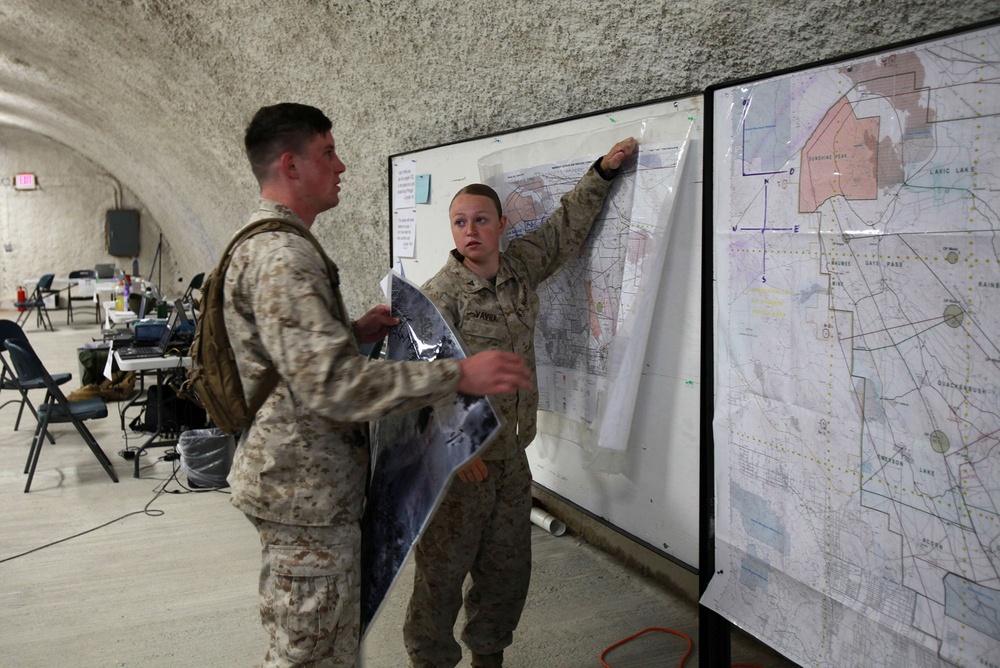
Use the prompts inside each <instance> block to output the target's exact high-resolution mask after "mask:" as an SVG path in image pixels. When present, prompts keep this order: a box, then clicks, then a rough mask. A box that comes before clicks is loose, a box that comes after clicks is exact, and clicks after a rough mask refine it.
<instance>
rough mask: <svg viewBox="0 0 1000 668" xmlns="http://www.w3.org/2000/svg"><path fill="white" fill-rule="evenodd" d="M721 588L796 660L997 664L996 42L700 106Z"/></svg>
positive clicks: (789, 78) (825, 72)
mask: <svg viewBox="0 0 1000 668" xmlns="http://www.w3.org/2000/svg"><path fill="white" fill-rule="evenodd" d="M713 94H714V98H713V100H714V104H715V113H714V118H713V123H714V136H715V144H714V146H713V149H712V150H713V156H714V158H713V160H714V163H715V176H714V200H713V206H714V225H715V257H716V278H717V304H718V312H719V317H718V340H719V346H718V356H717V359H718V363H717V403H716V413H715V444H716V453H717V480H718V499H717V500H718V513H717V525H716V531H717V535H716V545H717V553H716V574H715V576H714V577H713V580H712V583H711V585H710V587H709V589H708V591H707V592H706V594H705V596H704V598H703V602H704V603H705V604H707V605H709V606H710V607H712V608H713V609H715V610H717V611H718V612H719V613H721V614H722V615H724V616H725V617H727V618H729V619H730V620H732V621H733V622H734V623H736V624H738V625H739V626H740V627H742V628H744V629H746V630H748V631H750V632H751V633H753V634H755V635H757V636H759V637H761V638H762V639H764V640H765V641H766V642H767V643H768V644H770V645H772V646H773V647H775V648H776V649H778V650H779V651H781V652H783V653H784V654H786V655H787V656H789V657H790V658H792V659H794V660H796V661H798V662H800V663H802V664H803V665H809V666H861V665H864V666H900V667H902V666H907V667H910V666H938V665H942V663H949V664H954V665H960V666H1000V160H998V154H997V152H998V147H1000V30H998V28H997V27H995V26H994V27H990V28H987V29H983V30H978V31H975V32H966V33H963V34H959V35H952V36H949V37H944V38H940V39H937V40H934V41H933V42H926V41H925V42H924V43H922V44H919V45H916V46H910V47H906V48H900V49H897V50H893V51H887V52H885V53H882V54H880V55H877V56H871V57H867V58H862V59H857V60H854V61H849V62H848V61H845V62H842V63H839V64H835V65H830V66H823V67H817V68H813V69H810V70H805V71H801V72H798V73H792V74H786V75H781V76H776V77H772V78H769V79H761V80H759V81H758V82H754V83H747V84H742V85H736V86H731V87H726V88H719V89H717V90H716V91H714V93H713Z"/></svg>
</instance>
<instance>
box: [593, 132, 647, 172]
mask: <svg viewBox="0 0 1000 668" xmlns="http://www.w3.org/2000/svg"><path fill="white" fill-rule="evenodd" d="M637 148H639V142H637V141H636V140H635V137H629V138H628V139H623V140H621V141H620V142H618V143H617V144H615V145H614V146H612V147H611V150H610V151H608V154H607V155H606V156H604V157H603V158H601V169H603V170H604V171H606V172H611V171H614V170H616V169H618V168H619V167H621V166H622V163H623V162H625V160H626V159H628V157H629V156H630V155H632V154H633V153H635V151H636V149H637Z"/></svg>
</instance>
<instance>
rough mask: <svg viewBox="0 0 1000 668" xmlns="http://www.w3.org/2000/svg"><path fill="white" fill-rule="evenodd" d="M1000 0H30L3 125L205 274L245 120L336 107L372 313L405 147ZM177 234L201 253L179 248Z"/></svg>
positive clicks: (840, 45) (240, 169) (235, 218)
mask: <svg viewBox="0 0 1000 668" xmlns="http://www.w3.org/2000/svg"><path fill="white" fill-rule="evenodd" d="M998 13H1000V12H998V9H997V7H996V0H968V1H967V2H963V3H957V2H954V0H925V1H923V2H919V3H914V2H912V1H910V0H855V1H848V0H825V1H824V2H817V1H813V2H805V1H803V0H780V1H779V0H758V1H757V2H753V3H744V2H740V3H737V2H731V1H729V0H679V1H677V2H669V3H660V2H653V1H645V2H637V1H635V0H622V1H621V2H616V3H605V2H592V1H587V0H558V1H556V0H536V1H535V2H530V3H529V2H509V1H505V0H499V1H493V2H481V1H474V2H462V3H458V2H454V0H447V1H446V0H422V1H421V2H419V3H417V2H412V1H409V2H408V1H406V0H371V1H369V2H361V1H359V0H325V1H322V0H290V1H289V2H285V3H273V2H265V1H264V0H215V1H208V0H187V1H186V2H183V3H181V2H168V1H167V0H88V2H80V3H67V2H62V1H59V0H31V1H30V2H29V1H28V0H12V1H11V2H8V3H4V4H3V5H0V125H12V126H16V127H21V128H25V129H27V130H31V131H33V132H36V133H38V134H42V135H45V136H48V137H51V138H53V139H55V140H56V141H58V142H61V143H63V144H65V145H67V146H69V147H71V148H72V149H74V150H75V151H76V152H78V153H80V154H82V155H83V156H86V157H87V158H89V159H90V160H92V161H93V162H94V163H96V164H97V165H98V166H99V167H100V168H101V169H103V170H105V171H107V172H108V173H109V174H111V175H112V176H114V177H115V178H116V179H118V180H119V181H120V182H121V183H122V184H123V186H124V187H125V188H126V189H128V190H131V191H132V192H134V193H135V194H136V196H137V197H138V198H139V200H140V201H141V202H142V203H143V204H144V205H145V207H146V208H147V209H148V211H149V212H150V215H151V218H152V219H153V220H156V221H158V222H159V223H160V224H161V226H162V227H163V230H164V232H165V234H166V235H167V237H168V239H169V241H170V243H171V245H172V247H174V248H175V249H178V252H177V253H176V260H177V264H178V270H177V271H178V274H180V275H185V276H187V275H190V274H191V273H193V272H195V271H200V270H205V269H207V268H209V267H210V266H211V264H212V263H213V262H214V260H215V257H216V255H217V254H218V252H219V251H220V250H221V248H222V246H223V244H224V243H225V241H226V240H227V238H228V237H229V234H230V232H231V231H232V230H233V229H234V228H235V227H237V226H238V225H239V223H240V222H241V221H242V219H243V218H244V216H245V215H246V214H247V213H248V212H249V211H250V210H251V208H252V207H253V204H254V201H255V197H256V187H255V185H256V184H255V183H253V181H252V178H251V177H250V174H249V170H248V169H247V167H246V166H245V160H244V158H243V155H242V152H241V149H240V146H241V144H240V142H241V133H242V129H243V127H244V126H245V124H246V122H247V120H248V119H249V117H250V116H251V115H252V113H253V111H254V110H255V108H256V107H257V106H258V105H259V104H262V103H273V102H276V101H281V100H289V99H290V100H296V101H301V102H306V103H311V104H315V105H317V106H320V107H322V108H323V109H325V110H326V111H327V112H328V114H329V115H330V116H331V117H332V118H333V119H334V123H335V126H334V134H335V137H336V138H337V140H338V142H339V147H340V152H341V154H342V157H343V159H344V161H345V162H346V164H347V166H348V171H347V174H346V180H345V183H344V188H343V193H342V201H343V204H342V205H341V206H340V207H339V208H338V209H337V210H336V211H335V212H331V213H329V214H326V215H325V216H324V217H322V218H321V219H320V220H319V225H318V226H317V233H318V235H319V236H320V238H321V239H322V240H323V241H324V243H325V245H326V246H327V248H328V250H329V251H330V253H331V255H332V256H333V257H334V259H335V260H337V261H338V263H339V264H340V265H341V268H342V276H343V278H344V283H345V297H346V299H347V302H348V306H349V308H351V310H352V312H354V313H355V314H357V313H358V312H359V311H360V309H361V308H362V306H363V305H368V304H370V303H371V302H373V301H375V300H377V299H379V293H378V288H377V281H378V279H379V278H380V276H381V275H382V274H383V273H384V270H385V268H386V267H387V265H388V261H389V258H388V253H387V246H388V244H387V240H388V214H387V197H388V195H387V189H388V178H387V167H386V158H387V156H388V155H390V154H393V153H398V152H401V151H406V150H412V149H416V148H421V147H425V146H429V145H434V144H438V143H441V142H448V141H454V140H459V139H463V138H467V137H470V136H475V135H481V134H485V133H491V132H496V131H502V130H508V129H511V128H516V127H520V126H523V125H527V124H533V123H538V122H542V121H547V120H553V119H557V118H562V117H565V116H568V115H574V114H580V113H585V112H592V111H597V110H601V109H606V108H610V107H616V106H620V105H627V104H631V103H637V102H642V101H646V100H650V99H654V98H658V97H664V96H670V95H674V94H680V93H687V92H692V91H696V90H699V89H701V88H703V87H704V86H706V85H708V84H711V83H713V82H718V81H720V80H725V79H730V78H734V77H742V76H746V75H751V74H756V73H764V72H768V71H771V70H774V69H778V68H784V67H790V66H795V65H800V64H805V63H809V62H813V61H815V60H818V59H823V58H828V57H834V56H838V55H841V54H844V53H848V52H854V51H857V50H861V49H866V48H870V47H875V46H879V45H883V44H886V43H890V42H894V41H898V40H902V39H907V38H911V37H915V36H919V35H923V34H927V33H931V32H935V31H939V30H944V29H949V28H953V27H957V26H961V25H967V24H969V23H971V22H973V21H978V20H982V19H986V18H989V17H991V16H995V15H997V14H998ZM180 249H182V250H183V252H180Z"/></svg>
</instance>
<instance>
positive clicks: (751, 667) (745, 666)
mask: <svg viewBox="0 0 1000 668" xmlns="http://www.w3.org/2000/svg"><path fill="white" fill-rule="evenodd" d="M650 631H660V632H662V633H672V634H674V635H675V636H680V637H681V638H684V639H685V640H687V642H688V649H687V652H685V653H684V656H682V657H681V662H680V663H679V664H677V668H684V662H685V661H687V660H688V657H689V656H691V651H692V650H693V649H694V641H693V640H691V637H690V636H688V635H687V634H684V633H681V632H680V631H674V630H673V629H664V628H661V627H659V626H653V627H650V628H648V629H643V630H642V631H639V632H638V633H634V634H632V635H630V636H629V637H628V638H625V639H624V640H619V641H618V642H616V643H615V644H613V645H611V646H610V647H608V648H607V649H605V650H604V651H603V652H601V666H603V668H611V666H609V665H608V664H607V663H605V662H604V657H605V656H607V654H608V652H610V651H611V650H613V649H616V648H618V647H621V646H622V645H624V644H625V643H628V642H631V641H633V640H635V639H636V638H638V637H639V636H641V635H643V634H645V633H649V632H650ZM731 668H761V667H760V666H758V665H756V664H753V663H734V664H732V666H731Z"/></svg>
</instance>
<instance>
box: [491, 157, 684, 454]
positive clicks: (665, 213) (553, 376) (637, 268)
mask: <svg viewBox="0 0 1000 668" xmlns="http://www.w3.org/2000/svg"><path fill="white" fill-rule="evenodd" d="M685 146H686V143H685V142H684V141H678V142H676V143H672V144H663V145H651V146H650V145H643V144H640V146H639V155H638V158H637V160H636V163H635V165H634V167H632V168H630V169H628V170H626V171H625V172H624V173H623V174H622V175H620V176H619V177H618V178H617V179H616V180H615V183H614V185H613V186H612V188H611V191H610V193H609V194H608V198H607V200H606V202H605V206H604V209H603V210H602V212H601V215H600V216H599V218H598V220H597V221H596V222H595V223H594V226H593V228H592V229H591V233H590V236H589V237H588V238H587V242H586V244H585V245H584V248H582V249H581V252H580V254H579V255H578V256H577V257H576V258H574V259H572V260H570V262H569V263H567V265H566V266H564V267H563V268H562V269H560V271H559V272H557V273H556V274H555V275H554V276H552V277H551V278H550V279H549V280H547V281H546V282H544V283H543V284H542V285H541V286H540V287H539V299H540V301H541V308H540V309H539V317H538V322H537V325H536V330H535V332H536V335H535V355H536V363H537V380H538V389H539V410H541V411H546V412H548V413H552V414H555V415H557V416H559V417H561V418H565V419H566V420H570V421H573V422H575V423H578V424H579V425H582V426H584V427H585V428H586V429H590V430H594V433H593V434H592V435H591V437H592V438H594V440H595V443H594V444H595V445H597V446H599V447H609V448H623V447H624V445H625V443H626V442H627V440H628V439H627V434H628V427H629V424H630V422H631V417H632V414H631V408H630V407H631V405H632V403H633V400H634V393H635V388H625V387H621V386H616V383H621V384H626V383H634V384H635V385H636V387H637V384H638V379H639V376H640V373H641V371H642V369H641V365H642V360H643V354H642V353H643V351H644V350H645V344H646V337H647V336H648V329H649V317H648V316H649V312H650V311H651V310H652V304H653V301H654V300H655V297H656V288H657V286H658V283H659V278H660V275H661V272H662V268H663V259H664V256H665V253H666V244H667V240H668V234H669V230H670V222H671V216H670V214H671V210H672V206H673V199H674V194H675V193H674V188H675V185H676V182H677V178H678V174H679V172H680V168H679V165H680V163H681V160H682V157H683V154H684V148H685ZM591 164H593V158H582V159H579V160H571V161H567V162H562V163H558V164H547V165H539V166H537V167H533V168H530V169H520V170H515V171H507V172H505V173H503V174H502V176H501V177H500V178H499V179H498V180H497V182H493V183H491V185H493V186H494V187H495V189H496V190H497V192H498V194H499V195H500V199H501V201H502V202H503V209H504V213H505V214H506V215H507V218H508V220H509V223H510V228H509V232H508V236H509V238H514V237H518V236H523V235H524V234H526V233H528V232H530V231H532V230H535V229H537V228H538V227H539V225H541V224H542V222H543V221H545V220H546V219H547V218H548V217H549V216H550V215H551V214H552V212H553V211H555V210H556V209H557V208H558V207H559V200H560V198H561V197H562V195H564V194H565V193H567V192H569V191H570V190H572V189H573V187H574V186H575V185H576V183H577V182H578V181H579V180H580V177H581V176H583V174H584V173H585V172H586V171H587V169H588V168H589V167H590V166H591ZM633 367H634V368H633ZM552 424H555V423H554V422H552V421H549V422H547V421H546V420H544V419H540V420H539V429H540V430H542V431H545V430H546V425H552ZM623 430H624V434H625V436H624V437H623V436H622V433H623ZM602 434H606V435H607V436H606V437H605V438H601V436H602ZM576 438H577V439H578V438H580V437H579V436H576Z"/></svg>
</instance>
